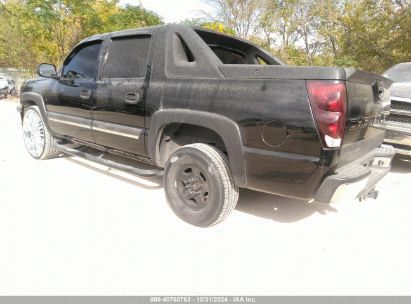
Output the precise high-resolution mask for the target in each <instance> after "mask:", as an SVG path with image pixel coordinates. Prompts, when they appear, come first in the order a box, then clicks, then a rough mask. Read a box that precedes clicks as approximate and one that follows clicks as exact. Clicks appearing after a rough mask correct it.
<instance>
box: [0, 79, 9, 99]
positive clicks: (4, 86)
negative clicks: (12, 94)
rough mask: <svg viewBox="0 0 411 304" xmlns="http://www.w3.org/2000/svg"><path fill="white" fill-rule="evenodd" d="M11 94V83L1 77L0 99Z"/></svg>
mask: <svg viewBox="0 0 411 304" xmlns="http://www.w3.org/2000/svg"><path fill="white" fill-rule="evenodd" d="M8 94H9V82H8V81H7V79H6V78H4V77H0V98H6V97H7V95H8Z"/></svg>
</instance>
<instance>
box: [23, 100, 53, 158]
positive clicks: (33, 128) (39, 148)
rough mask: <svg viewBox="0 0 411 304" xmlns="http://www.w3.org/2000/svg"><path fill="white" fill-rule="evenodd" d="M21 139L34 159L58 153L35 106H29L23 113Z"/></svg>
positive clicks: (49, 156)
mask: <svg viewBox="0 0 411 304" xmlns="http://www.w3.org/2000/svg"><path fill="white" fill-rule="evenodd" d="M23 139H24V144H25V145H26V149H27V151H28V152H29V154H30V156H32V157H33V158H35V159H50V158H55V157H57V156H59V154H60V151H59V150H57V149H56V148H55V147H54V144H53V142H54V140H53V137H52V136H51V134H50V132H49V131H48V130H47V128H46V126H45V124H44V121H43V118H42V116H41V114H40V110H39V108H38V107H37V106H31V107H29V108H28V109H27V110H26V111H25V113H24V117H23Z"/></svg>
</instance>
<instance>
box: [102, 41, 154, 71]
mask: <svg viewBox="0 0 411 304" xmlns="http://www.w3.org/2000/svg"><path fill="white" fill-rule="evenodd" d="M149 49H150V36H134V37H122V38H115V39H113V40H112V41H111V44H110V48H109V51H108V57H107V62H106V65H105V67H104V73H103V77H104V78H142V77H144V76H145V74H146V70H147V60H148V52H149Z"/></svg>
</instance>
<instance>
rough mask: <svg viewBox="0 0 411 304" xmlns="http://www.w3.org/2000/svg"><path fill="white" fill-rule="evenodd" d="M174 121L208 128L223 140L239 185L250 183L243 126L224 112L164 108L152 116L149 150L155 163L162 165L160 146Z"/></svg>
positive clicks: (243, 185) (148, 142)
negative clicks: (220, 113) (243, 139)
mask: <svg viewBox="0 0 411 304" xmlns="http://www.w3.org/2000/svg"><path fill="white" fill-rule="evenodd" d="M171 124H188V125H193V126H198V127H202V128H206V129H209V130H211V131H213V132H215V133H216V134H217V135H218V136H219V137H220V138H221V139H222V141H223V143H224V146H225V148H226V150H227V155H228V159H229V165H230V168H231V171H232V174H233V177H234V180H235V182H236V184H237V185H238V186H240V187H245V186H246V185H247V178H246V174H245V158H244V145H243V141H242V137H241V132H240V129H239V127H238V125H237V123H235V122H234V121H232V120H231V119H229V118H227V117H224V116H222V115H218V114H214V113H208V112H202V111H192V110H185V109H173V110H169V109H167V110H161V111H157V112H156V113H154V114H153V116H152V117H151V123H150V129H149V132H148V135H149V136H148V141H147V152H148V155H149V156H150V158H151V159H152V160H153V162H154V163H155V164H156V165H158V166H162V165H163V164H162V161H161V153H160V145H161V138H162V135H163V132H164V130H166V128H167V126H169V125H171Z"/></svg>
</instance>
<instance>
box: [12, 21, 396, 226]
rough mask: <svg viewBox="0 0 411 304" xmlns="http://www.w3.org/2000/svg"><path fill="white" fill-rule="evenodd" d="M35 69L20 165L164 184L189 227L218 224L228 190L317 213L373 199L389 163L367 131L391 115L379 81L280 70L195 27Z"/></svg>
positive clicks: (26, 95)
mask: <svg viewBox="0 0 411 304" xmlns="http://www.w3.org/2000/svg"><path fill="white" fill-rule="evenodd" d="M38 71H39V75H40V76H41V77H40V78H37V79H33V80H29V81H27V82H26V83H25V84H23V85H22V87H21V97H20V101H21V104H20V106H19V107H18V110H19V112H20V113H21V117H22V119H23V136H24V141H25V143H26V147H27V149H28V151H29V153H30V155H32V156H33V157H34V158H36V159H47V158H51V157H55V156H56V155H58V154H59V153H60V151H63V152H66V153H69V154H72V155H77V156H81V157H86V158H87V159H89V160H93V161H96V162H100V163H104V164H106V165H108V166H113V167H116V168H119V169H123V170H127V171H129V172H132V173H134V174H138V175H143V176H159V175H163V177H164V188H165V192H166V196H167V199H168V202H169V204H170V206H171V208H172V210H173V211H174V212H175V213H176V214H177V215H178V216H179V217H180V218H182V219H183V220H185V221H187V222H188V223H191V224H193V225H197V226H202V227H207V226H211V225H214V224H217V223H219V222H221V221H222V220H224V218H225V217H226V216H227V215H228V214H229V213H230V212H231V211H232V210H233V209H234V207H235V205H236V203H237V200H238V188H239V187H242V188H250V189H255V190H259V191H264V192H269V193H275V194H279V195H283V196H290V197H295V198H299V199H303V200H312V199H315V200H317V201H321V202H329V201H330V200H331V198H332V196H333V194H334V192H335V191H336V190H337V188H338V187H339V186H341V185H343V184H349V183H353V182H357V181H360V180H363V181H366V185H365V187H364V188H363V189H362V190H361V191H360V192H359V193H358V197H367V196H368V195H374V194H375V192H374V187H375V185H376V183H377V182H378V181H379V180H380V179H381V178H382V177H383V176H384V175H385V174H386V173H387V172H388V171H389V168H390V164H391V159H392V157H393V154H394V152H393V149H392V148H391V147H381V143H382V141H383V139H384V135H385V134H384V131H383V130H381V129H378V128H375V127H374V126H373V125H372V123H373V122H374V121H376V120H381V119H383V117H384V115H388V113H389V93H388V90H387V89H388V87H389V86H390V84H391V82H390V81H389V80H388V79H386V78H384V77H382V76H380V75H377V74H373V73H366V72H362V71H358V70H355V69H343V68H328V67H291V66H286V65H284V64H283V63H282V62H281V61H280V60H278V59H277V58H274V57H272V56H270V55H269V54H268V53H266V52H265V51H264V50H262V49H260V48H259V47H257V46H255V45H253V44H250V43H248V42H246V41H244V40H240V39H235V38H233V37H231V36H226V35H223V34H220V33H216V32H213V31H209V30H206V29H203V28H200V27H194V28H192V27H188V26H183V25H168V26H160V27H151V28H142V29H136V30H129V31H121V32H115V33H109V34H104V35H97V36H93V37H90V38H87V39H85V40H84V41H82V42H81V43H80V44H79V45H77V46H76V47H75V48H74V50H73V51H72V52H71V53H70V54H69V55H68V57H67V59H66V60H65V61H64V64H63V67H62V69H61V71H60V72H59V73H57V72H56V69H55V67H54V66H53V65H50V64H41V65H40V66H39V70H38ZM137 161H139V162H137ZM141 162H144V163H146V165H144V166H143V165H142V164H141Z"/></svg>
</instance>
